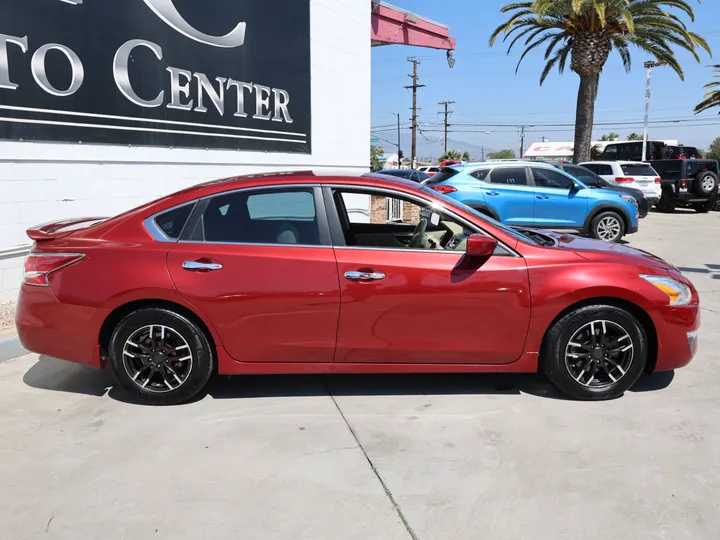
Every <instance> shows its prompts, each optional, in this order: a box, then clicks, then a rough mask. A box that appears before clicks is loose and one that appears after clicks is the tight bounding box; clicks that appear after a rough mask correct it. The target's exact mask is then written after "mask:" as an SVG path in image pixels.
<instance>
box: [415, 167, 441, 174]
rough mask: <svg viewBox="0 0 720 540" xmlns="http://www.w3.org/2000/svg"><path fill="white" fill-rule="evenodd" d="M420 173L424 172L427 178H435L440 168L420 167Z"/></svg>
mask: <svg viewBox="0 0 720 540" xmlns="http://www.w3.org/2000/svg"><path fill="white" fill-rule="evenodd" d="M419 170H420V171H422V172H424V173H425V174H427V175H428V176H435V174H437V173H438V172H439V171H440V167H438V166H436V165H431V166H430V167H420V169H419Z"/></svg>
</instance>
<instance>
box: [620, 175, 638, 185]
mask: <svg viewBox="0 0 720 540" xmlns="http://www.w3.org/2000/svg"><path fill="white" fill-rule="evenodd" d="M615 181H616V182H617V183H618V184H628V183H630V182H634V181H635V179H634V178H627V177H623V176H618V177H616V178H615Z"/></svg>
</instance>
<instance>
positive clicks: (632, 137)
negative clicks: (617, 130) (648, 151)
mask: <svg viewBox="0 0 720 540" xmlns="http://www.w3.org/2000/svg"><path fill="white" fill-rule="evenodd" d="M627 140H628V141H642V140H643V136H642V135H638V134H637V133H635V132H632V133H631V134H630V135H628V137H627Z"/></svg>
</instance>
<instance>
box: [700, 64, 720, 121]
mask: <svg viewBox="0 0 720 540" xmlns="http://www.w3.org/2000/svg"><path fill="white" fill-rule="evenodd" d="M712 67H713V69H714V70H715V77H718V78H720V64H718V65H715V66H712ZM704 88H705V90H710V91H709V92H708V93H707V94H705V100H704V101H702V102H701V103H699V104H698V106H697V107H695V114H697V113H701V112H703V111H707V110H708V109H712V108H713V107H720V81H714V82H711V83H708V84H706V85H705V86H704Z"/></svg>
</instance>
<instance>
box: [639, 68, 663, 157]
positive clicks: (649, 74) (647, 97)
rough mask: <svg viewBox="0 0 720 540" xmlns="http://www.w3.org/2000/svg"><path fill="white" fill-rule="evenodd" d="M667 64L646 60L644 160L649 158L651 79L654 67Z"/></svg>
mask: <svg viewBox="0 0 720 540" xmlns="http://www.w3.org/2000/svg"><path fill="white" fill-rule="evenodd" d="M664 65H666V64H665V62H645V64H644V66H645V69H647V80H646V83H645V129H644V131H643V147H642V148H643V149H642V161H645V160H646V159H647V143H648V123H649V121H650V79H651V78H652V69H653V68H655V67H661V66H664Z"/></svg>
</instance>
